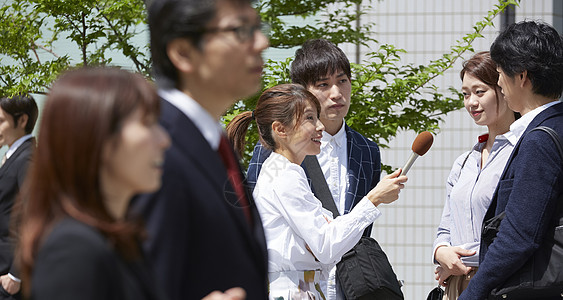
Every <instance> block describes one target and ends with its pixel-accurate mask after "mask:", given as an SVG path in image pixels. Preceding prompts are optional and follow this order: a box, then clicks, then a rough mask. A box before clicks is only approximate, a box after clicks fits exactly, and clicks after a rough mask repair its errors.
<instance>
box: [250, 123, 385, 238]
mask: <svg viewBox="0 0 563 300" xmlns="http://www.w3.org/2000/svg"><path fill="white" fill-rule="evenodd" d="M345 131H346V144H347V145H346V146H347V148H346V149H347V152H348V171H347V176H348V182H349V186H348V190H347V191H346V202H345V209H346V211H345V212H344V213H348V212H349V211H350V210H352V208H353V207H354V206H355V205H356V204H357V203H358V202H360V200H362V198H363V197H364V196H365V195H367V193H368V192H369V191H370V190H371V189H373V188H374V187H375V186H376V185H377V183H378V182H379V178H380V176H381V156H380V154H379V147H378V146H377V144H376V143H375V142H373V141H371V140H368V139H367V138H366V137H364V136H363V135H361V134H360V133H358V132H357V131H355V130H353V129H352V128H350V127H348V125H346V126H345ZM270 153H272V151H270V150H268V149H266V148H264V147H263V146H262V144H260V142H258V143H257V144H256V147H254V153H253V155H252V159H251V160H250V164H249V166H248V171H247V177H248V178H247V180H248V184H249V186H250V188H251V189H254V186H255V185H256V180H257V179H258V175H259V174H260V169H261V168H262V163H264V161H265V160H266V158H268V156H270ZM304 169H305V172H306V173H307V169H306V168H304ZM307 177H309V174H307ZM314 192H315V191H314V190H313V193H314ZM370 232H371V226H370V227H368V228H367V232H366V233H367V234H369V233H370Z"/></svg>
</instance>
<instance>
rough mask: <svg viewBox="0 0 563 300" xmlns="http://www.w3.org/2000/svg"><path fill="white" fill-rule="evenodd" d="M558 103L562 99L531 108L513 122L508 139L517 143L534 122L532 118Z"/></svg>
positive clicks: (507, 135)
mask: <svg viewBox="0 0 563 300" xmlns="http://www.w3.org/2000/svg"><path fill="white" fill-rule="evenodd" d="M557 103H561V101H559V100H555V101H552V102H549V103H546V104H544V105H542V106H540V107H537V108H535V109H533V110H531V111H530V112H528V113H527V114H525V115H523V116H522V117H521V118H520V119H518V120H516V121H514V123H512V125H510V131H509V132H507V133H506V134H505V136H506V137H507V138H508V140H509V141H510V142H511V143H512V144H513V145H516V143H517V142H518V140H519V139H520V138H521V137H522V134H523V133H524V131H525V130H526V128H528V125H530V123H532V120H534V119H535V118H536V117H537V115H539V114H540V113H541V112H542V111H544V110H545V109H546V108H548V107H551V106H553V105H555V104H557Z"/></svg>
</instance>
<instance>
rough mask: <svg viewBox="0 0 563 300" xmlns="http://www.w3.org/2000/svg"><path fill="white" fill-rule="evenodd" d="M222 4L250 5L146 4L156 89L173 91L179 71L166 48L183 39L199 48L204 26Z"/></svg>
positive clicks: (195, 0)
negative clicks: (159, 86) (157, 85)
mask: <svg viewBox="0 0 563 300" xmlns="http://www.w3.org/2000/svg"><path fill="white" fill-rule="evenodd" d="M222 2H233V3H237V4H238V3H240V4H244V3H252V1H251V0H153V1H147V6H148V21H149V29H150V42H151V53H152V61H153V73H154V76H155V78H156V79H157V81H158V83H159V85H161V86H162V87H165V88H173V87H176V86H177V83H178V71H177V70H176V68H175V67H174V65H173V64H172V62H171V61H170V59H169V58H168V54H167V52H166V48H167V47H168V44H169V43H170V42H171V41H173V40H174V39H176V38H186V39H187V40H188V41H190V42H191V43H192V44H193V45H195V46H197V47H200V46H201V45H200V41H201V38H202V37H203V35H204V34H205V30H206V26H207V24H208V23H209V22H210V21H211V20H212V19H213V18H214V17H215V13H216V11H217V5H220V4H221V3H222Z"/></svg>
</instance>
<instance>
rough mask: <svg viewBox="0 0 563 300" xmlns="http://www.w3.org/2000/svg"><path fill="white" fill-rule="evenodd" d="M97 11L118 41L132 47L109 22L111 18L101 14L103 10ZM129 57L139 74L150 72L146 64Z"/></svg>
mask: <svg viewBox="0 0 563 300" xmlns="http://www.w3.org/2000/svg"><path fill="white" fill-rule="evenodd" d="M96 9H97V10H98V11H99V12H100V13H101V15H102V17H103V18H104V20H105V21H106V23H107V24H108V26H109V27H110V28H111V30H112V31H113V33H114V34H115V36H116V37H117V39H118V40H119V43H120V44H122V45H124V46H130V45H129V44H128V43H127V41H126V40H125V39H124V38H123V36H122V35H121V34H120V33H119V31H118V30H117V28H116V27H115V25H114V24H112V23H111V21H110V20H109V18H108V17H107V16H106V15H105V14H104V13H102V12H101V10H100V9H99V8H98V7H96ZM127 56H128V57H129V59H131V60H132V61H133V63H134V64H135V67H136V68H137V71H139V72H143V71H144V70H148V69H149V68H148V66H146V65H145V64H143V63H142V62H140V61H139V60H138V59H137V57H135V56H134V55H127Z"/></svg>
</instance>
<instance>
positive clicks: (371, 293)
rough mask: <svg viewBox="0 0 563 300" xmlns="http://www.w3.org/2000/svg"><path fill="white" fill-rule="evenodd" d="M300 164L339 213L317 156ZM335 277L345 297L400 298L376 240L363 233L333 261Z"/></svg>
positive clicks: (320, 195) (322, 198) (323, 198)
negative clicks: (336, 260) (350, 247)
mask: <svg viewBox="0 0 563 300" xmlns="http://www.w3.org/2000/svg"><path fill="white" fill-rule="evenodd" d="M303 164H304V165H305V167H306V168H307V173H308V175H309V178H310V179H311V184H312V186H313V189H314V191H315V196H317V198H318V199H319V200H320V201H321V203H322V205H323V207H324V208H326V209H328V210H329V211H331V212H332V214H333V216H334V217H335V218H336V217H337V216H339V215H340V213H339V212H338V209H337V208H336V205H335V204H334V200H333V198H332V194H331V193H330V190H329V188H328V185H327V183H326V180H325V179H324V175H323V173H322V170H321V167H320V165H319V161H318V160H317V157H316V156H314V155H309V156H307V157H305V160H304V161H303ZM336 277H337V278H338V281H339V282H340V286H341V287H342V291H343V292H344V296H345V297H346V299H348V300H355V299H361V300H370V299H378V300H402V299H404V297H403V292H402V291H401V285H400V283H399V281H398V280H397V275H395V272H394V271H393V267H391V263H389V259H388V258H387V255H386V254H385V252H383V249H381V247H380V246H379V244H378V243H377V241H375V240H374V239H372V238H371V237H369V236H367V234H366V233H365V232H364V235H363V236H362V237H361V239H360V241H359V242H358V243H357V244H356V246H354V248H352V249H351V250H350V251H348V252H347V253H346V254H344V255H343V256H342V259H341V260H340V262H339V263H338V264H336Z"/></svg>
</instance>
